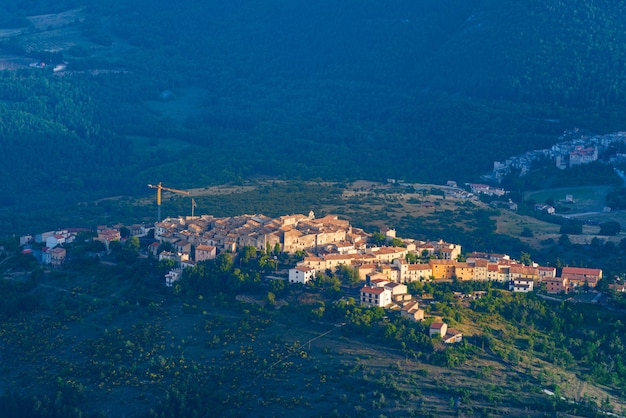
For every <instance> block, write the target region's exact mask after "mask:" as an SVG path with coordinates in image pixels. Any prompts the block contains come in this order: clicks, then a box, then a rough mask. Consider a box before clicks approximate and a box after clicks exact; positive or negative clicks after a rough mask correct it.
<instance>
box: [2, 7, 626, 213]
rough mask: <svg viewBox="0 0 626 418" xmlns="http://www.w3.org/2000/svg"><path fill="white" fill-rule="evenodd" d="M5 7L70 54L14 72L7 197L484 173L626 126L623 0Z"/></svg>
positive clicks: (16, 47) (33, 41)
mask: <svg viewBox="0 0 626 418" xmlns="http://www.w3.org/2000/svg"><path fill="white" fill-rule="evenodd" d="M2 8H3V9H4V10H3V12H2V13H0V15H2V19H1V20H0V25H2V27H4V28H6V30H4V31H0V56H1V57H3V59H6V61H7V62H11V63H13V62H15V61H16V60H17V59H18V58H19V59H24V60H28V59H30V60H46V59H49V60H50V63H51V64H54V63H57V62H63V61H66V62H67V69H66V70H65V71H62V72H59V73H56V72H53V71H52V70H51V69H50V68H45V69H41V68H36V69H32V68H28V66H25V68H24V69H19V70H12V69H8V70H5V71H2V74H1V79H0V84H1V85H0V112H1V114H2V121H1V124H2V125H1V126H0V147H2V151H3V152H2V156H1V157H0V158H1V159H2V161H0V162H2V164H3V167H4V168H5V173H6V174H7V175H8V177H9V181H6V182H2V183H1V185H0V192H1V193H0V195H1V196H2V202H0V203H2V204H4V205H11V204H14V203H20V202H21V203H24V202H28V201H32V199H33V198H35V197H37V198H39V197H41V202H46V201H52V200H53V199H54V202H55V204H59V200H58V199H59V198H60V197H59V192H60V191H62V192H64V193H63V200H67V201H68V202H70V201H76V200H81V199H89V198H92V197H96V196H107V195H119V194H137V193H146V192H147V190H145V182H146V181H151V182H157V181H164V182H166V183H170V184H176V185H177V186H180V187H192V186H203V185H206V184H209V183H217V182H222V181H232V180H237V179H242V178H246V177H253V176H259V175H261V176H272V177H286V178H304V179H310V178H322V179H340V180H343V179H350V178H370V179H376V180H379V179H385V178H388V177H393V178H404V179H407V180H412V181H421V182H444V181H446V180H447V179H456V180H461V181H474V180H476V178H477V176H478V175H479V174H481V173H484V172H485V171H487V170H489V168H490V167H491V165H492V163H493V161H494V160H501V159H503V158H506V157H507V156H510V155H514V154H517V153H520V152H523V151H526V150H529V149H536V148H544V147H546V146H549V145H550V144H552V143H553V142H555V140H556V137H557V136H558V135H559V134H560V133H561V132H562V131H563V129H565V128H570V127H572V126H583V127H585V128H588V129H591V130H595V131H596V132H599V133H602V132H609V131H614V130H620V129H623V128H624V122H625V121H624V118H625V116H624V115H625V114H626V113H625V112H624V109H625V104H626V103H625V100H626V98H625V97H624V96H623V95H620V94H619V92H621V91H624V89H625V87H626V85H625V84H626V80H625V78H624V69H625V68H624V65H625V63H626V47H624V45H626V39H625V38H626V31H624V23H623V22H624V21H625V18H626V16H625V15H626V9H625V8H624V7H623V5H622V4H621V3H620V2H608V1H604V2H598V1H591V0H575V1H569V2H564V1H559V0H548V1H542V2H539V1H534V0H533V1H528V2H522V3H520V2H515V1H512V0H507V1H495V0H482V1H481V0H471V1H465V0H463V1H461V0H450V1H445V2H430V1H425V0H421V1H394V2H380V1H370V0H365V1H343V2H340V3H337V2H332V1H327V0H323V1H317V2H302V1H291V2H285V1H279V0H271V1H264V2H258V1H248V0H236V1H231V2H227V3H224V2H218V1H204V2H201V1H192V2H184V3H183V2H173V1H144V0H139V1H135V2H132V3H128V2H123V1H119V0H110V1H106V2H101V1H92V0H83V1H80V0H72V1H70V0H65V1H56V2H51V1H38V0H33V1H29V2H19V3H18V4H14V5H3V6H2ZM68 10H76V17H75V18H74V19H71V20H67V21H66V22H64V23H58V22H56V23H55V22H54V19H52V17H48V19H49V20H50V22H51V23H41V22H45V21H46V18H42V17H41V16H40V17H38V18H37V19H35V18H33V16H34V15H44V14H52V15H50V16H54V13H60V12H66V11H68ZM51 51H54V55H53V54H52V52H51ZM2 68H5V67H4V65H3V67H2ZM7 68H8V67H7ZM192 98H193V100H191V99H192Z"/></svg>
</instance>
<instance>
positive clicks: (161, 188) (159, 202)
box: [148, 182, 189, 222]
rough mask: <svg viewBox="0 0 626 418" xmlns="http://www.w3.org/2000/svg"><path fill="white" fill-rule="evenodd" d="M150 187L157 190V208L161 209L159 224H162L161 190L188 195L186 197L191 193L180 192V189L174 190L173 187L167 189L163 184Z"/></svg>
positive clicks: (149, 185) (150, 185)
mask: <svg viewBox="0 0 626 418" xmlns="http://www.w3.org/2000/svg"><path fill="white" fill-rule="evenodd" d="M148 187H150V188H153V189H156V191H157V208H159V212H158V215H157V216H158V219H157V222H161V190H165V191H168V192H174V193H180V194H186V195H188V194H189V192H187V191H185V190H178V189H172V188H171V187H165V186H163V185H162V184H161V182H159V184H157V185H156V186H155V185H153V184H148Z"/></svg>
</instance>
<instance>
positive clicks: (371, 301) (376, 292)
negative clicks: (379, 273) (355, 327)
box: [361, 286, 391, 308]
mask: <svg viewBox="0 0 626 418" xmlns="http://www.w3.org/2000/svg"><path fill="white" fill-rule="evenodd" d="M361 304H362V305H365V306H367V307H369V308H371V307H373V306H378V307H381V308H384V307H385V306H387V305H390V304H391V291H390V290H389V289H387V288H384V287H368V286H365V287H364V288H362V289H361Z"/></svg>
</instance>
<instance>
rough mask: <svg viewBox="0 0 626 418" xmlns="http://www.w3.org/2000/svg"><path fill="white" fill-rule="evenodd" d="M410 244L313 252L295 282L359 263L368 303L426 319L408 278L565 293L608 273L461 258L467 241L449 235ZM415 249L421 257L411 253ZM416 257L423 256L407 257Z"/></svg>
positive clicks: (449, 333)
mask: <svg viewBox="0 0 626 418" xmlns="http://www.w3.org/2000/svg"><path fill="white" fill-rule="evenodd" d="M404 244H405V245H406V247H380V248H378V247H369V248H366V250H365V251H364V252H361V253H356V254H338V253H328V254H324V255H320V256H308V257H305V258H304V260H303V261H301V262H300V263H299V264H298V265H297V266H296V267H295V268H293V269H291V270H290V271H289V282H290V283H303V284H306V283H307V282H308V281H310V280H313V279H314V278H315V275H316V273H317V272H324V271H326V270H331V271H332V270H334V269H336V268H337V267H338V266H340V265H347V266H350V267H352V268H355V269H356V270H357V271H358V273H359V277H360V278H361V279H362V280H364V281H365V283H366V285H365V286H364V287H363V288H361V290H360V292H359V300H360V303H361V304H362V305H364V306H368V307H373V306H376V307H382V308H386V309H392V310H394V309H395V310H400V313H401V315H402V316H403V317H406V318H409V319H412V320H415V321H420V320H423V319H424V310H423V309H421V308H420V305H419V302H418V301H416V300H413V298H412V297H411V295H410V294H408V293H407V286H406V284H407V283H411V282H414V281H450V280H453V279H456V280H460V281H464V280H475V281H493V282H500V283H505V284H508V286H509V290H511V291H513V292H524V293H527V292H532V291H534V290H535V289H536V288H537V286H539V285H542V284H543V285H544V286H545V290H546V292H547V293H552V294H559V293H569V292H571V291H572V290H575V289H576V288H593V287H595V286H596V284H597V283H598V280H600V279H601V278H602V270H600V269H591V268H579V267H563V268H562V269H561V272H560V275H558V276H557V269H556V268H555V267H548V266H540V265H537V264H532V265H524V264H522V263H520V262H518V261H516V260H513V259H511V258H510V257H509V256H507V255H504V254H487V253H477V252H475V253H471V254H469V255H468V256H467V258H466V260H465V261H458V260H459V259H460V256H461V246H460V245H457V244H450V243H446V242H443V241H437V242H422V241H414V240H405V241H404ZM409 254H413V255H414V256H415V257H407V255H409ZM417 257H419V258H417ZM411 258H412V259H416V260H417V262H414V263H410V262H408V261H406V260H407V259H411ZM435 324H438V325H439V324H440V322H439V321H437V322H435ZM439 326H440V328H438V331H433V330H432V329H431V334H432V333H433V332H435V333H437V332H439V333H440V334H441V336H442V339H443V341H444V342H447V343H451V342H457V341H459V340H460V338H461V337H462V336H461V334H460V333H458V332H457V331H455V330H447V329H446V325H445V323H444V324H443V325H439Z"/></svg>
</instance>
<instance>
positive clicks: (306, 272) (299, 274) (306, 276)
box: [289, 266, 315, 284]
mask: <svg viewBox="0 0 626 418" xmlns="http://www.w3.org/2000/svg"><path fill="white" fill-rule="evenodd" d="M313 278H315V269H314V268H312V267H307V266H296V268H293V269H289V283H302V284H307V283H308V282H309V281H310V280H312V279H313Z"/></svg>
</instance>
